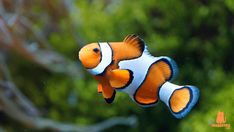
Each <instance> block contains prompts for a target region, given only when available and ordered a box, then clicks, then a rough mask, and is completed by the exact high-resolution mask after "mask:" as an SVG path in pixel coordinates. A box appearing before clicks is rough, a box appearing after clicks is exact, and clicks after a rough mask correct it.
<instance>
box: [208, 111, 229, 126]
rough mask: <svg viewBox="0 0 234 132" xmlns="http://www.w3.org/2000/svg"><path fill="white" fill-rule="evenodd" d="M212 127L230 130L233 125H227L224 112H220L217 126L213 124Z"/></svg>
mask: <svg viewBox="0 0 234 132" xmlns="http://www.w3.org/2000/svg"><path fill="white" fill-rule="evenodd" d="M211 127H225V128H226V129H230V128H231V124H227V123H226V117H225V116H224V112H222V111H219V112H218V113H217V117H216V124H211Z"/></svg>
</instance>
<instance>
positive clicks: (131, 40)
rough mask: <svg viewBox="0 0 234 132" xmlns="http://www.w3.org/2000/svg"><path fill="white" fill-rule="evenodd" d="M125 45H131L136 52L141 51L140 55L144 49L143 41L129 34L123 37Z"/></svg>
mask: <svg viewBox="0 0 234 132" xmlns="http://www.w3.org/2000/svg"><path fill="white" fill-rule="evenodd" d="M123 41H124V42H125V43H126V44H129V45H132V46H133V47H135V48H137V49H138V50H140V51H141V53H142V52H143V51H144V49H145V42H144V40H143V39H141V38H140V37H139V36H137V35H135V34H130V35H128V36H126V37H125V39H124V40H123Z"/></svg>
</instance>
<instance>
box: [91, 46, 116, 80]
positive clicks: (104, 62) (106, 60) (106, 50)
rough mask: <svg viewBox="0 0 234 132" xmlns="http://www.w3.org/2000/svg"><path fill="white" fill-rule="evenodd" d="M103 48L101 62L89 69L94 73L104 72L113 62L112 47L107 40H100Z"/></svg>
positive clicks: (101, 48)
mask: <svg viewBox="0 0 234 132" xmlns="http://www.w3.org/2000/svg"><path fill="white" fill-rule="evenodd" d="M99 46H100V50H101V62H100V63H99V64H98V65H97V66H96V67H95V68H93V69H87V70H88V72H89V73H91V74H92V75H98V74H102V73H103V72H104V71H105V69H106V67H107V66H109V65H110V64H111V62H112V54H113V53H112V49H111V47H110V45H109V44H108V43H107V42H99Z"/></svg>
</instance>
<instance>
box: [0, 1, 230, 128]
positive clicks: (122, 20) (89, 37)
mask: <svg viewBox="0 0 234 132" xmlns="http://www.w3.org/2000/svg"><path fill="white" fill-rule="evenodd" d="M132 33H134V34H137V35H139V36H140V37H141V38H143V39H144V40H145V42H146V43H147V45H148V49H149V51H150V52H151V54H152V55H154V56H162V55H164V56H169V57H171V58H173V59H174V60H175V61H176V62H177V64H178V67H179V69H180V73H179V76H178V77H177V78H176V80H175V81H174V83H177V84H192V85H195V86H197V87H198V88H199V89H200V92H201V96H200V100H199V102H198V104H197V105H196V106H195V108H194V109H193V110H192V111H191V113H190V114H189V115H188V116H186V117H185V118H183V119H181V120H178V119H175V118H174V117H173V116H172V115H171V114H170V112H169V111H168V109H167V108H166V106H165V105H164V104H162V103H159V104H158V105H157V106H156V107H152V108H141V107H139V106H138V105H137V104H135V103H134V102H133V101H132V100H131V99H130V98H129V97H128V95H126V94H124V93H120V92H117V95H116V99H115V101H114V103H113V104H111V105H110V104H106V103H105V101H104V99H103V98H102V95H100V94H98V93H97V82H96V81H95V80H94V79H93V78H92V76H91V75H89V74H88V73H87V72H86V71H85V69H84V68H83V67H82V66H81V64H80V62H79V61H78V51H79V49H80V48H81V47H82V46H84V45H85V44H87V43H91V42H97V41H122V40H123V39H124V37H125V36H126V35H128V34H132ZM233 51H234V1H233V0H189V1H181V0H178V1H173V0H144V1H142V0H135V1H130V0H128V1H127V0H80V1H75V0H53V1H52V0H0V131H7V132H8V131H10V132H11V131H35V130H37V131H38V130H39V131H130V132H140V131H146V132H157V131H158V132H160V131H165V132H166V131H174V132H176V131H178V132H187V131H191V132H192V131H194V132H206V131H214V132H215V131H232V130H233V128H232V127H234V111H233V106H234V96H233V93H234V53H233ZM219 111H221V112H224V114H225V117H226V124H230V126H231V128H230V129H229V130H228V129H226V128H224V127H222V128H215V127H211V124H215V123H216V116H217V113H218V112H219Z"/></svg>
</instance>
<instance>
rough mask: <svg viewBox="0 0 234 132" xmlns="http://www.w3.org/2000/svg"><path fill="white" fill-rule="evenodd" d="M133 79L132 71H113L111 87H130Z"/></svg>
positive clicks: (110, 79)
mask: <svg viewBox="0 0 234 132" xmlns="http://www.w3.org/2000/svg"><path fill="white" fill-rule="evenodd" d="M132 79H133V73H132V71H130V70H121V69H117V70H112V71H111V75H110V78H109V81H110V85H111V86H112V87H114V88H116V89H121V88H124V87H126V86H128V85H129V84H130V83H131V82H132Z"/></svg>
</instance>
